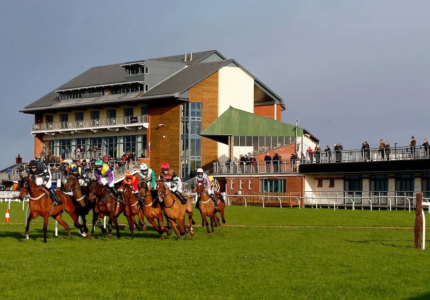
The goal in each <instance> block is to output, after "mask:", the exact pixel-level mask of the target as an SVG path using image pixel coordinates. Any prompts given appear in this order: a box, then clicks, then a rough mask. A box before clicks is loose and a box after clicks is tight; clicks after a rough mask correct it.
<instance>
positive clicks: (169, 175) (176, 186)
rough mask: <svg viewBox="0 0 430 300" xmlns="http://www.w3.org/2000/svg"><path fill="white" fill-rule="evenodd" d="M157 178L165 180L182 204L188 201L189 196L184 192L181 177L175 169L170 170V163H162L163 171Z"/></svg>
mask: <svg viewBox="0 0 430 300" xmlns="http://www.w3.org/2000/svg"><path fill="white" fill-rule="evenodd" d="M157 180H158V181H162V182H164V183H165V184H166V185H167V186H168V187H169V189H170V191H171V192H172V193H173V194H175V196H176V197H177V198H178V199H179V200H180V201H181V203H182V204H185V203H187V198H186V197H185V196H184V195H183V194H182V182H181V179H180V178H179V176H178V175H176V173H175V172H174V171H173V170H170V165H169V164H168V163H167V162H164V163H162V164H161V173H160V175H158V179H157Z"/></svg>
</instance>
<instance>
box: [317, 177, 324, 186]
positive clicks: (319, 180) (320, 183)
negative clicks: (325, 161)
mask: <svg viewBox="0 0 430 300" xmlns="http://www.w3.org/2000/svg"><path fill="white" fill-rule="evenodd" d="M317 187H323V180H322V179H318V186H317Z"/></svg>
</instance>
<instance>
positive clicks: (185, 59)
mask: <svg viewBox="0 0 430 300" xmlns="http://www.w3.org/2000/svg"><path fill="white" fill-rule="evenodd" d="M184 61H185V62H186V61H187V53H185V58H184Z"/></svg>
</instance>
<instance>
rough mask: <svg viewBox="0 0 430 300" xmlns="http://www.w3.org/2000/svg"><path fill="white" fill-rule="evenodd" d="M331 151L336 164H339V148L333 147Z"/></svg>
mask: <svg viewBox="0 0 430 300" xmlns="http://www.w3.org/2000/svg"><path fill="white" fill-rule="evenodd" d="M333 151H334V156H335V158H336V162H340V161H341V158H340V156H341V154H340V150H339V146H338V145H337V144H334V145H333Z"/></svg>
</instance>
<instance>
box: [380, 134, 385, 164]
mask: <svg viewBox="0 0 430 300" xmlns="http://www.w3.org/2000/svg"><path fill="white" fill-rule="evenodd" d="M379 152H381V158H382V159H381V160H385V157H384V154H385V143H384V140H383V139H380V140H379Z"/></svg>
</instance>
